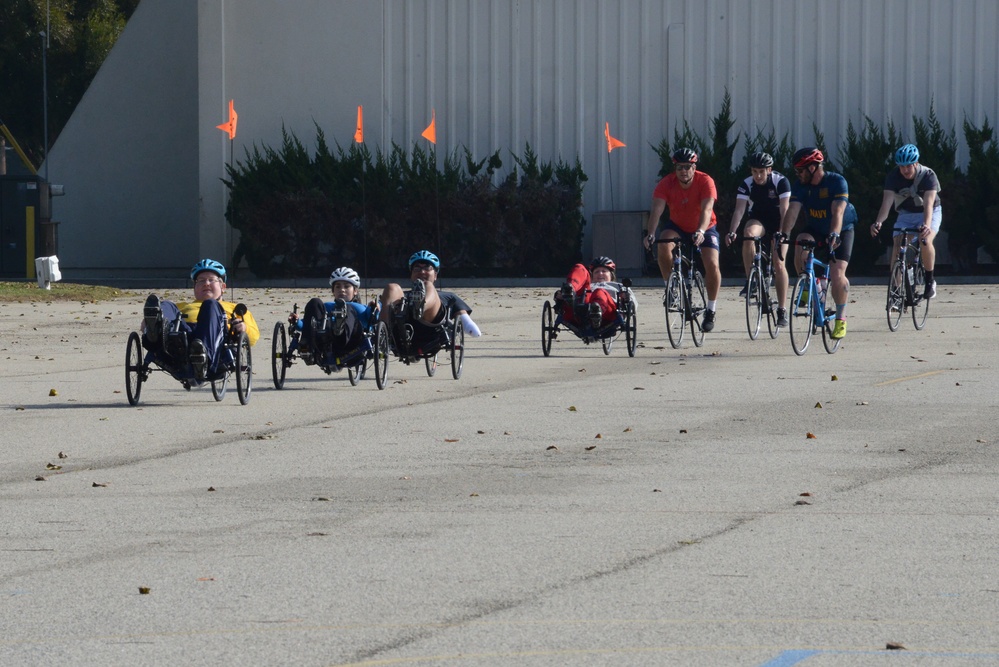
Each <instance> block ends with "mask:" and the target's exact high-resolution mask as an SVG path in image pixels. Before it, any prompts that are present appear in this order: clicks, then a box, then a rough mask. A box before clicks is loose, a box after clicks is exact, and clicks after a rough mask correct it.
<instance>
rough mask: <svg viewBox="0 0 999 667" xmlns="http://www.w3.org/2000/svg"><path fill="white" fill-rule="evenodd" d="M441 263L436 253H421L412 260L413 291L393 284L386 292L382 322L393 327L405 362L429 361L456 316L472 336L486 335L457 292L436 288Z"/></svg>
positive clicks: (397, 349) (395, 341)
mask: <svg viewBox="0 0 999 667" xmlns="http://www.w3.org/2000/svg"><path fill="white" fill-rule="evenodd" d="M439 269H440V260H439V259H438V258H437V255H435V254H434V253H432V252H429V251H427V250H420V251H418V252H416V253H414V254H413V255H412V256H411V257H410V258H409V274H410V276H409V277H410V280H412V284H413V288H412V289H411V290H403V289H402V287H401V286H400V285H399V284H397V283H389V284H388V285H387V286H386V287H385V289H384V290H383V291H382V301H381V302H382V312H381V315H380V317H381V319H382V320H383V321H384V322H385V324H386V325H388V327H389V331H390V332H391V337H392V341H393V344H394V346H395V351H396V354H397V355H399V356H400V357H403V361H406V358H408V357H411V356H416V357H426V356H428V355H433V354H434V353H435V352H437V350H439V349H440V348H441V329H442V326H443V325H444V324H445V323H446V322H447V320H448V318H453V317H454V316H455V314H457V316H458V317H459V318H460V319H461V324H462V327H463V328H464V330H465V332H466V333H468V335H469V336H472V337H477V336H480V335H482V334H481V332H480V331H479V327H478V326H476V324H475V322H473V321H472V318H471V312H472V309H471V308H469V306H468V304H467V303H465V302H464V300H462V298H461V297H459V296H458V295H457V294H455V293H454V292H446V291H443V290H440V291H438V290H437V288H436V287H435V286H434V283H435V282H436V280H437V276H438V271H439Z"/></svg>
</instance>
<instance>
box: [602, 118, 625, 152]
mask: <svg viewBox="0 0 999 667" xmlns="http://www.w3.org/2000/svg"><path fill="white" fill-rule="evenodd" d="M604 136H605V137H607V152H608V153H610V152H611V151H612V150H614V149H615V148H622V147H624V146H627V144H626V143H624V142H623V141H621V140H620V139H615V138H614V137H612V136H611V133H610V123H604Z"/></svg>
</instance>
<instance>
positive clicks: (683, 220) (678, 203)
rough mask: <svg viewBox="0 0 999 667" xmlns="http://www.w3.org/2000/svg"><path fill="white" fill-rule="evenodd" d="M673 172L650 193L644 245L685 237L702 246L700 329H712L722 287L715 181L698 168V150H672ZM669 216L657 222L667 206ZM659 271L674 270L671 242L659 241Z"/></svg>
mask: <svg viewBox="0 0 999 667" xmlns="http://www.w3.org/2000/svg"><path fill="white" fill-rule="evenodd" d="M672 157H673V170H674V173H672V174H668V175H667V176H666V178H664V179H662V180H661V181H659V184H658V185H656V189H655V191H653V193H652V205H651V206H650V208H649V226H648V236H647V237H646V238H645V247H646V248H651V247H652V243H653V242H654V241H655V240H656V239H662V240H675V239H680V238H683V239H687V240H689V241H691V242H693V243H694V245H697V246H699V247H700V249H701V261H702V262H703V264H704V282H705V287H707V292H708V295H707V296H708V302H707V304H706V305H707V308H706V310H705V311H704V321H703V322H702V324H701V328H702V329H703V330H704V331H711V330H712V329H714V328H715V308H716V306H717V300H718V289H719V288H720V287H721V268H720V267H719V264H718V249H719V247H720V243H719V237H718V231H717V230H716V229H715V227H716V225H717V224H718V221H717V220H716V219H715V211H714V204H715V200H716V199H717V198H718V191H717V190H716V189H715V181H714V179H712V178H711V177H710V176H708V175H707V174H705V173H703V172H699V171H697V153H696V152H694V151H693V150H691V149H689V148H679V149H677V150H676V151H674V152H673V156H672ZM667 206H668V207H669V218H668V219H667V220H666V222H663V223H661V224H660V222H659V218H660V217H662V214H663V212H664V211H665V210H666V207H667ZM657 259H658V261H659V271H660V272H661V273H662V276H663V281H668V280H669V274H670V272H672V270H673V244H672V243H660V244H659V252H658V254H657Z"/></svg>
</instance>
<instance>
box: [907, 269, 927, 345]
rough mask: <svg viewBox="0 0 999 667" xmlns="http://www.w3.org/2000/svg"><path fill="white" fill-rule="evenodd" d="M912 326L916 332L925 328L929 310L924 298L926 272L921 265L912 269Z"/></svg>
mask: <svg viewBox="0 0 999 667" xmlns="http://www.w3.org/2000/svg"><path fill="white" fill-rule="evenodd" d="M910 287H911V288H912V325H913V326H914V327H916V331H922V329H923V327H924V326H926V314H927V312H929V309H930V300H929V299H927V298H926V271H925V270H924V269H923V266H922V264H917V265H916V266H915V267H913V269H912V285H911V286H910Z"/></svg>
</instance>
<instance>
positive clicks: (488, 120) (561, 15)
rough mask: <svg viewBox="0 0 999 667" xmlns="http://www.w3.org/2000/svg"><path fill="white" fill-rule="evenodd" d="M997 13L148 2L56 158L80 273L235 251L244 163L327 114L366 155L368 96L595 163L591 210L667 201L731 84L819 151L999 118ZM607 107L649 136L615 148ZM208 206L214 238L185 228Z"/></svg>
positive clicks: (915, 5) (649, 0) (740, 108)
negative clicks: (671, 176) (663, 172)
mask: <svg viewBox="0 0 999 667" xmlns="http://www.w3.org/2000/svg"><path fill="white" fill-rule="evenodd" d="M164 17H166V18H164ZM997 27H999V1H997V0H821V1H819V0H382V1H381V2H377V1H376V0H143V2H142V4H141V5H140V6H139V9H138V10H137V11H136V13H135V15H133V17H132V20H131V21H130V22H129V25H128V27H127V28H126V32H125V34H124V35H123V36H122V39H120V40H119V42H118V44H117V45H116V46H115V48H114V50H113V52H112V54H111V56H110V57H109V58H108V61H107V63H106V64H105V66H104V67H103V68H102V70H101V72H100V73H98V76H97V77H96V78H95V80H94V82H93V83H92V84H91V86H90V88H89V89H88V91H87V94H86V95H85V96H84V99H83V101H82V102H81V104H80V106H79V107H78V108H77V110H76V112H75V113H74V116H73V118H72V119H71V121H70V123H69V124H68V125H67V126H66V128H65V129H64V131H63V133H62V134H61V135H60V137H59V141H58V142H57V144H56V146H55V147H54V148H53V151H51V152H50V161H51V164H52V167H53V172H52V177H53V179H54V180H55V181H56V182H61V183H64V184H65V185H66V192H67V196H66V197H65V198H63V199H60V201H59V202H58V203H57V211H56V215H57V217H58V219H60V220H63V221H66V224H63V225H62V227H61V231H60V233H61V235H62V240H63V243H61V247H62V254H63V255H64V258H63V259H64V261H65V264H64V267H66V268H70V267H89V268H94V269H98V268H100V269H105V268H106V269H115V268H118V267H121V268H126V269H128V270H129V271H135V270H139V269H142V268H144V267H147V268H148V267H183V266H189V265H190V263H191V262H193V261H194V260H195V259H197V258H198V257H205V256H219V257H229V256H231V255H232V252H233V248H232V245H233V234H232V233H231V231H230V230H229V228H228V227H227V225H226V223H225V218H224V215H225V201H226V192H225V189H224V186H223V184H222V182H221V179H222V178H224V177H225V166H226V163H227V162H228V161H229V160H230V159H232V156H235V159H236V160H237V161H238V160H240V159H241V158H242V156H243V155H244V150H245V149H250V150H252V149H253V148H254V147H260V146H269V147H279V146H280V145H281V140H282V134H281V133H282V130H283V129H287V130H288V131H290V132H294V133H295V134H296V135H297V136H298V137H299V138H300V139H301V140H302V141H303V143H305V144H306V145H307V146H312V145H313V144H314V138H315V129H314V124H316V125H318V126H319V127H320V128H322V130H323V131H324V132H325V134H326V138H327V140H328V142H329V143H331V144H333V143H334V142H335V143H339V144H340V145H341V146H347V145H349V144H350V143H351V141H352V138H353V132H354V127H355V125H354V121H355V117H356V108H357V105H364V108H365V143H366V144H367V145H368V146H369V148H371V149H373V150H378V149H381V150H390V149H391V146H392V144H393V143H395V144H399V145H400V146H404V147H409V146H412V145H414V143H416V142H420V141H422V139H420V133H421V132H422V131H423V129H424V128H425V127H426V125H427V123H428V122H429V120H430V113H431V109H436V110H437V122H438V136H439V142H438V152H439V154H441V153H450V152H451V151H454V150H458V149H460V148H461V147H463V146H464V147H468V148H469V149H470V150H471V152H472V154H473V156H475V157H476V158H479V159H481V158H484V157H486V156H488V155H489V154H491V153H493V152H494V151H497V150H499V151H500V152H501V156H502V158H503V160H504V164H505V165H506V167H507V168H512V167H513V165H514V162H513V160H512V159H511V155H510V152H511V151H513V152H515V153H516V154H518V155H521V154H523V151H524V147H525V145H526V144H528V143H529V144H530V145H531V146H532V147H533V148H534V150H535V151H536V152H537V154H538V156H539V157H540V158H541V159H542V160H546V161H547V160H554V159H558V158H560V157H561V158H563V159H565V160H569V161H572V160H575V159H576V158H577V157H578V158H579V159H580V160H581V162H582V165H583V169H584V170H585V172H586V173H587V174H588V176H589V178H590V180H589V182H588V183H587V184H586V189H585V193H584V196H585V211H584V213H585V214H586V216H587V219H589V218H590V217H591V216H592V214H593V213H595V212H597V211H600V210H607V209H611V208H613V209H616V210H636V209H645V208H647V206H648V203H649V199H650V196H651V191H652V187H653V184H654V183H655V180H656V177H657V172H658V170H659V162H658V158H657V156H656V154H655V152H654V151H653V149H652V148H651V146H654V145H656V144H658V143H659V141H660V140H661V139H662V138H663V137H667V138H669V139H672V132H673V128H674V127H676V126H678V125H682V122H683V121H684V120H686V121H688V122H689V123H690V124H691V126H692V127H693V129H694V130H696V131H697V132H699V133H700V134H701V135H702V136H706V135H707V133H708V130H709V124H710V121H711V119H712V117H714V116H715V115H716V114H717V113H718V112H719V110H720V107H721V102H722V99H723V96H724V94H725V91H726V90H728V91H729V92H730V93H731V96H732V102H733V113H734V117H735V119H736V121H737V126H736V128H735V130H736V131H740V132H743V133H744V132H747V131H748V132H751V133H754V132H755V130H756V129H757V128H763V129H768V128H771V127H772V128H775V130H776V132H777V134H778V135H782V134H783V133H784V132H788V133H789V135H790V138H791V139H792V141H794V142H798V143H802V144H804V143H811V142H812V141H813V135H812V125H813V123H814V124H815V125H816V126H817V127H818V129H819V130H820V131H821V132H822V133H823V134H824V136H825V139H826V143H827V145H828V146H839V145H840V144H841V142H842V141H843V137H844V134H845V132H846V128H847V124H848V123H849V122H850V121H853V122H854V123H855V124H858V123H861V122H862V121H863V117H864V116H865V115H867V116H870V117H871V118H872V119H873V120H874V121H875V122H876V123H878V124H884V122H885V121H886V120H887V119H888V118H891V119H893V120H894V121H895V123H896V124H897V125H898V126H899V127H901V128H902V129H903V130H904V131H905V132H906V133H908V132H909V131H910V130H911V117H912V115H916V116H919V117H925V116H926V114H927V113H928V112H929V109H930V104H931V101H932V102H933V103H934V104H935V105H936V111H937V113H938V116H939V118H940V120H941V121H942V122H943V125H944V126H945V127H947V128H950V127H956V129H957V130H958V132H959V133H960V130H961V127H960V125H961V123H962V121H963V120H964V119H965V117H967V118H968V119H970V120H971V121H972V122H974V123H976V124H979V125H980V124H981V123H982V122H983V121H984V120H985V118H986V117H988V118H989V119H990V121H991V122H993V123H997V122H999V84H997V78H999V75H997V71H999V40H997V39H996V33H997ZM230 99H234V100H235V104H236V109H237V111H238V113H239V133H238V135H237V137H236V140H235V142H234V145H232V146H231V145H230V144H229V141H228V138H227V137H226V136H225V135H224V134H222V133H221V132H219V131H218V130H217V129H215V126H216V125H217V124H218V123H220V122H223V121H224V120H225V119H226V117H227V112H228V108H227V103H228V100H230ZM150 119H152V121H151V120H150ZM605 122H609V123H610V126H611V131H612V133H613V135H614V136H615V137H617V138H619V139H621V140H623V141H624V142H626V143H627V144H628V146H627V148H624V149H621V150H617V151H614V153H612V154H611V155H610V157H609V159H608V155H607V152H606V144H605V143H604V137H603V128H604V123H605ZM150 127H154V128H155V129H156V131H155V132H151V131H150V129H149V128H150ZM95 136H99V137H101V141H100V142H99V143H98V144H96V145H97V146H98V147H99V150H97V151H95V149H94V145H95V144H94V143H93V137H95ZM959 138H961V139H963V137H962V136H961V135H960V134H959ZM739 154H740V155H739V156H741V147H740V150H739ZM966 155H967V151H966V150H964V149H963V146H962V151H961V153H960V157H961V159H964V156H966ZM739 156H737V157H739ZM834 157H835V156H834ZM441 159H443V158H441ZM931 166H932V165H931ZM611 170H612V171H611ZM195 175H196V179H197V181H196V182H194V181H193V180H192V179H193V178H195ZM611 176H613V178H611ZM871 178H872V179H876V180H878V181H880V179H881V178H882V175H881V174H871ZM612 182H613V188H612V186H611V183H612ZM192 188H194V189H193V190H192ZM195 214H196V215H197V217H198V223H197V230H198V234H197V242H196V243H195V242H192V240H191V239H192V237H193V236H194V234H193V233H187V234H184V235H183V236H177V233H176V232H177V230H178V229H180V227H179V226H178V225H177V224H176V223H170V222H168V221H169V220H172V219H174V218H176V219H178V220H182V221H183V224H184V225H189V224H191V218H192V217H193V216H194V215H195ZM136 221H141V224H138V225H137V224H136ZM94 230H100V232H101V233H99V234H95V233H94ZM139 236H142V237H143V238H151V239H154V240H156V239H159V240H160V242H157V243H155V244H154V245H156V246H157V248H159V249H160V250H161V251H160V252H158V253H156V254H155V256H154V257H152V258H150V257H148V256H145V255H141V256H140V255H136V254H135V253H133V252H131V251H130V250H131V249H130V248H129V247H125V245H127V244H129V243H130V240H132V239H135V238H138V237H139ZM108 239H118V240H119V241H120V243H114V242H109V241H108ZM132 245H133V246H134V245H135V244H134V243H133V244H132Z"/></svg>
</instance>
